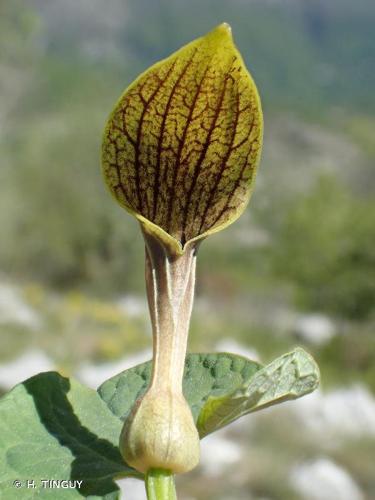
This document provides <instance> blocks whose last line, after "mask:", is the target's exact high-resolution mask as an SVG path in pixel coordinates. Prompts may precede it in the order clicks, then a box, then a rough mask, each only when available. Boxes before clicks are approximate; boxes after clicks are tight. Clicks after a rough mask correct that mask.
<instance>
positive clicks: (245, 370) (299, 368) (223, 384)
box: [98, 348, 319, 437]
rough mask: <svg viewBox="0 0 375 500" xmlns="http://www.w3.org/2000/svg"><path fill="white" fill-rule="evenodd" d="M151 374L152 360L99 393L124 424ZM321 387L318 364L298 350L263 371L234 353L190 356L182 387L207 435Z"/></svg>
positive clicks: (197, 421) (201, 429) (105, 385)
mask: <svg viewBox="0 0 375 500" xmlns="http://www.w3.org/2000/svg"><path fill="white" fill-rule="evenodd" d="M150 376H151V362H150V361H149V362H147V363H143V364H141V365H138V366H135V367H133V368H130V369H129V370H126V371H124V372H122V373H120V374H119V375H116V376H115V377H113V378H111V379H109V380H107V381H106V382H104V384H102V385H101V386H100V387H99V389H98V392H99V394H100V396H101V397H102V398H103V400H104V401H105V402H106V403H107V405H108V407H109V409H110V410H111V411H112V412H113V413H114V414H115V415H116V416H117V417H119V418H120V419H121V420H125V419H126V418H127V417H128V415H129V413H130V411H131V408H132V406H133V404H134V403H135V401H136V400H137V399H138V398H139V397H141V396H142V395H143V394H144V393H145V391H146V389H147V387H148V383H149V380H150ZM318 383H319V370H318V367H317V365H316V363H315V361H314V360H313V358H312V357H311V356H310V355H309V354H308V353H306V352H305V351H304V350H303V349H300V348H297V349H295V350H294V351H292V352H291V353H288V354H285V355H283V356H281V357H280V358H277V359H276V360H275V361H273V362H272V363H271V364H269V365H267V366H265V367H262V365H260V364H259V363H257V362H255V361H251V360H249V359H246V358H244V357H242V356H237V355H235V354H229V353H215V354H189V355H188V356H187V358H186V362H185V373H184V381H183V389H184V395H185V397H186V399H187V401H188V403H189V405H190V407H191V410H192V413H193V417H194V420H195V422H196V424H197V427H198V430H199V434H200V436H201V437H204V436H206V435H207V434H209V433H211V432H214V431H215V430H217V429H219V428H221V427H223V426H225V425H228V424H229V423H230V422H232V421H233V420H236V419H237V418H239V417H241V416H242V415H245V414H246V413H250V412H253V411H256V410H259V409H261V408H264V407H267V406H271V405H273V404H277V403H279V402H282V401H287V400H290V399H296V398H298V397H301V396H303V395H305V394H307V393H309V392H312V391H313V390H314V389H315V388H316V387H317V385H318Z"/></svg>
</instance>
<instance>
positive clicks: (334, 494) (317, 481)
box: [290, 457, 364, 500]
mask: <svg viewBox="0 0 375 500" xmlns="http://www.w3.org/2000/svg"><path fill="white" fill-rule="evenodd" d="M290 483H291V485H292V487H293V488H294V489H295V490H296V491H297V492H298V493H299V494H300V495H301V497H302V498H303V499H305V500H362V499H363V498H364V497H363V494H362V492H361V490H360V489H359V487H358V485H357V484H356V483H355V481H354V480H353V478H352V477H351V476H350V474H349V473H348V472H347V471H346V470H345V469H343V468H341V467H340V466H338V465H337V464H335V463H334V462H332V461H331V460H329V459H328V458H325V457H321V458H318V459H316V460H314V461H312V462H306V463H303V464H300V465H297V466H295V467H294V468H293V469H292V471H291V473H290Z"/></svg>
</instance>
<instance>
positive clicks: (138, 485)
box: [116, 477, 146, 500]
mask: <svg viewBox="0 0 375 500" xmlns="http://www.w3.org/2000/svg"><path fill="white" fill-rule="evenodd" d="M116 483H117V485H118V487H119V488H120V490H121V500H146V490H145V483H144V482H143V481H140V480H139V479H134V478H132V477H129V478H126V479H119V480H118V481H116Z"/></svg>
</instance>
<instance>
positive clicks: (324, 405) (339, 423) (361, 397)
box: [286, 385, 375, 438]
mask: <svg viewBox="0 0 375 500" xmlns="http://www.w3.org/2000/svg"><path fill="white" fill-rule="evenodd" d="M286 405H289V407H290V410H291V411H293V412H295V414H296V415H297V416H298V418H299V419H300V420H301V425H303V426H304V427H306V428H307V429H309V430H310V431H312V432H314V433H316V435H317V436H328V437H329V436H331V437H333V438H335V437H336V438H338V437H341V438H347V437H353V438H356V437H366V436H375V398H374V396H373V395H372V394H371V392H370V391H369V390H368V389H367V388H366V387H365V386H363V385H354V386H351V387H348V388H346V387H345V388H341V389H336V390H334V391H330V392H328V393H326V394H324V393H323V392H322V391H321V390H318V391H315V392H313V393H312V394H309V395H308V396H305V397H303V398H301V399H300V400H298V401H293V402H292V404H291V403H286Z"/></svg>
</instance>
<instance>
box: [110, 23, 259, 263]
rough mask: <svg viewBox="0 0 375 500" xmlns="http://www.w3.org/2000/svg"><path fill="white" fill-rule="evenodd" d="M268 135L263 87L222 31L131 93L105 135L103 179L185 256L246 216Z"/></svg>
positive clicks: (143, 78) (144, 77)
mask: <svg viewBox="0 0 375 500" xmlns="http://www.w3.org/2000/svg"><path fill="white" fill-rule="evenodd" d="M262 134H263V118H262V111H261V104H260V99H259V96H258V92H257V89H256V86H255V84H254V81H253V79H252V78H251V76H250V74H249V72H248V70H247V69H246V67H245V65H244V62H243V60H242V57H241V54H240V53H239V51H238V50H237V48H236V46H235V45H234V43H233V39H232V35H231V30H230V27H229V26H228V25H227V24H226V23H223V24H221V25H220V26H217V27H216V28H215V29H214V30H213V31H211V32H210V33H208V34H207V35H205V36H204V37H201V38H198V39H197V40H194V41H193V42H191V43H189V44H188V45H186V46H184V47H182V48H181V49H180V50H178V51H177V52H175V53H174V54H172V55H171V56H169V57H168V58H167V59H164V60H163V61H160V62H158V63H157V64H155V65H153V66H152V67H151V68H148V69H147V70H146V71H145V72H144V73H142V74H141V75H140V76H139V77H138V78H137V79H136V80H135V81H134V82H133V83H132V84H131V85H130V86H129V87H128V88H127V89H126V90H125V92H124V93H123V95H122V96H121V97H120V99H119V101H118V102H117V104H116V105H115V108H114V110H113V112H112V114H111V116H110V117H109V119H108V122H107V125H106V128H105V131H104V137H103V152H102V163H103V174H104V179H105V182H106V183H107V185H108V187H109V189H110V191H111V193H112V194H113V195H114V197H115V198H116V200H117V201H118V202H119V203H120V205H122V206H123V207H124V208H126V209H127V210H128V211H129V212H130V213H132V214H133V215H134V216H135V217H137V218H138V219H139V220H140V222H141V223H142V224H143V225H144V227H145V228H146V230H147V231H148V232H151V233H153V234H154V235H155V236H157V237H158V238H159V239H161V240H162V241H163V242H165V243H168V244H169V245H170V246H171V247H173V248H174V250H175V252H177V253H178V254H179V253H183V251H184V247H185V245H186V243H187V242H189V241H193V240H198V239H202V238H204V237H206V236H208V235H209V234H211V233H214V232H216V231H219V230H221V229H223V228H224V227H226V226H228V225H229V224H231V223H232V222H233V221H234V220H235V219H237V218H238V217H239V216H240V215H241V213H242V212H243V211H244V209H245V208H246V205H247V203H248V201H249V199H250V195H251V191H252V187H253V184H254V180H255V175H256V171H257V166H258V163H259V159H260V153H261V146H262Z"/></svg>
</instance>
